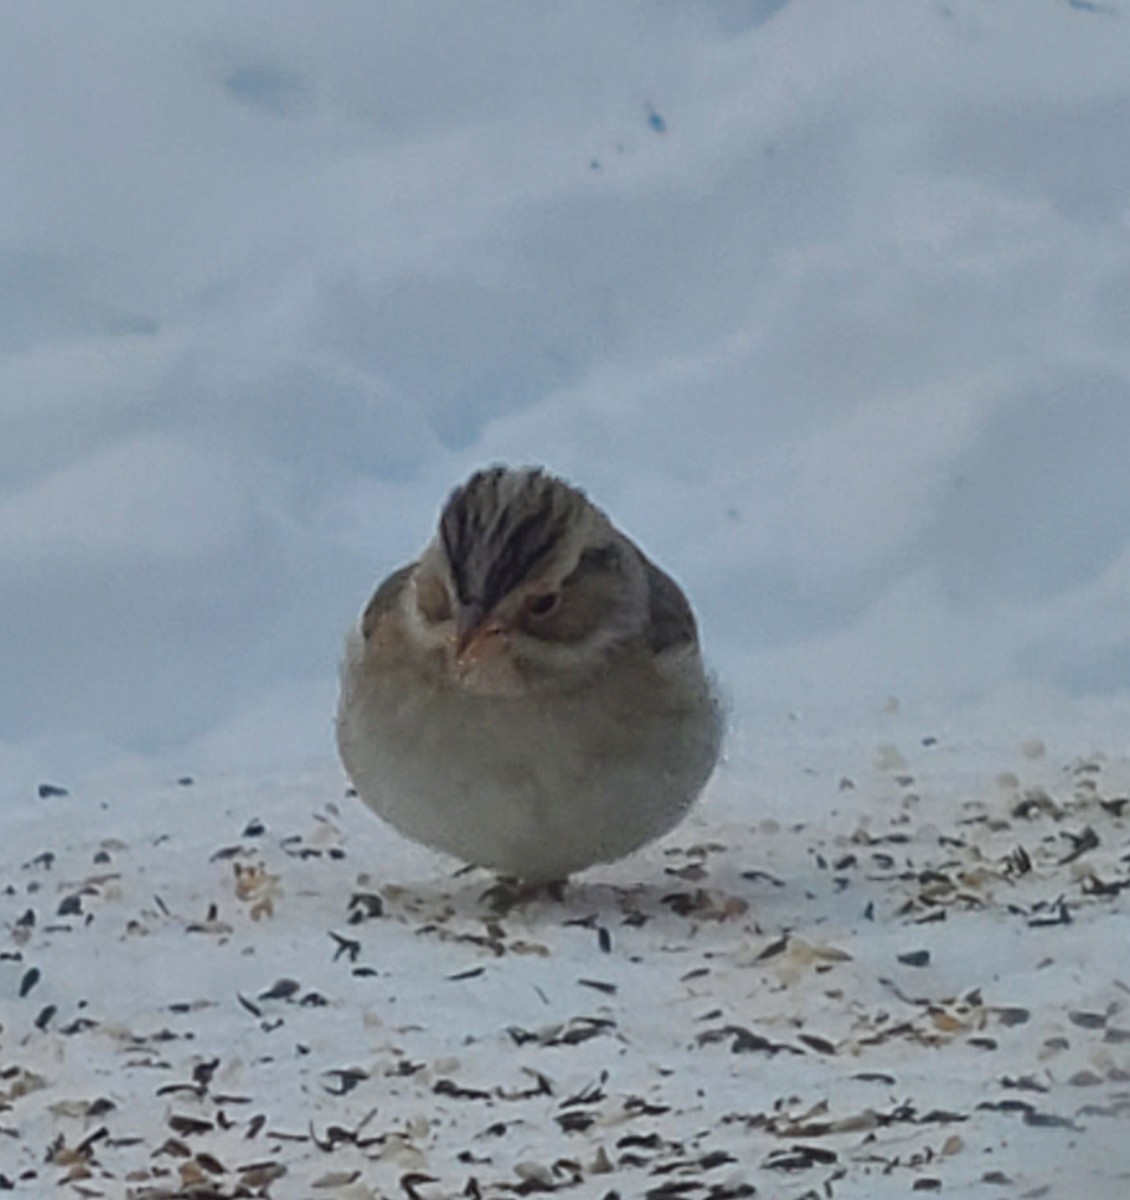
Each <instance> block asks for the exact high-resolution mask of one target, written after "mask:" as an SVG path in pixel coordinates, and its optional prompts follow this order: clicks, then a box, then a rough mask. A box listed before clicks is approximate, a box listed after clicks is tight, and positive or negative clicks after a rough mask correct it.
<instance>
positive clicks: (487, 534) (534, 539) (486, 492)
mask: <svg viewBox="0 0 1130 1200" xmlns="http://www.w3.org/2000/svg"><path fill="white" fill-rule="evenodd" d="M506 474H507V472H506V470H505V469H504V468H492V469H490V470H486V471H479V472H478V473H476V474H475V475H472V476H471V478H470V479H469V480H468V481H467V482H466V483H465V484H464V485H463V486H462V487H460V488H457V489H456V490H455V491H454V492H452V494H451V496H450V498H449V499H448V502H447V504H446V506H445V507H444V510H443V514H442V516H441V517H440V539H441V541H442V543H443V548H444V551H445V552H446V554H447V559H448V562H449V564H450V567H451V574H452V580H453V582H454V584H455V590H456V594H457V596H458V599H459V602H460V603H461V604H464V605H470V604H478V605H481V606H482V607H483V608H484V609H486V610H488V611H489V609H491V608H492V607H493V606H494V605H495V604H497V603H498V601H499V600H501V599H502V597H503V596H505V595H506V594H507V593H508V592H509V591H511V590H512V589H513V588H514V587H516V586H517V585H518V584H520V583H521V582H522V581H523V580H525V579H527V578H528V577H529V575H530V573H531V572H532V571H533V570H535V569H536V568H537V567H538V566H539V564H541V563H542V562H544V560H545V559H546V558H547V557H548V556H549V555H550V554H551V552H552V551H553V549H554V548H555V547H556V546H557V545H558V543H559V542H560V540H561V538H562V536H563V534H564V532H565V529H566V527H567V524H568V512H569V506H568V505H567V504H565V503H562V501H563V500H564V499H565V497H566V495H567V494H568V493H567V491H566V493H565V494H564V495H563V494H562V489H561V485H559V484H557V483H556V481H554V480H552V479H549V478H547V477H546V476H545V475H543V474H541V472H540V471H535V472H531V473H529V474H528V475H527V476H525V478H524V479H523V480H522V485H521V487H520V488H519V489H516V491H515V494H514V495H513V496H512V497H511V498H510V500H509V502H508V503H506V504H504V503H503V502H502V500H501V498H500V492H501V484H502V481H503V478H504V477H505V475H506Z"/></svg>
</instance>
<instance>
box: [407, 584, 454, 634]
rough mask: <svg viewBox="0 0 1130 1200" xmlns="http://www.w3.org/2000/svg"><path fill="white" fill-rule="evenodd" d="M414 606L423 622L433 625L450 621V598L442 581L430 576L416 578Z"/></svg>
mask: <svg viewBox="0 0 1130 1200" xmlns="http://www.w3.org/2000/svg"><path fill="white" fill-rule="evenodd" d="M416 604H417V606H418V607H419V609H420V612H421V614H422V615H423V617H424V620H425V621H428V622H430V623H431V624H433V625H438V624H439V623H440V622H441V621H450V620H451V597H450V596H448V594H447V588H446V587H444V585H443V581H442V580H439V579H436V578H435V577H434V576H432V575H429V576H425V577H423V578H417V580H416Z"/></svg>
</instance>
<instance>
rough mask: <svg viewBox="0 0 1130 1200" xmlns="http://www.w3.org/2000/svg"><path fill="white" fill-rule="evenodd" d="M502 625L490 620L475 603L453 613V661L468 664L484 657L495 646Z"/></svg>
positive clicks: (462, 664) (463, 664)
mask: <svg viewBox="0 0 1130 1200" xmlns="http://www.w3.org/2000/svg"><path fill="white" fill-rule="evenodd" d="M502 632H503V630H502V626H501V625H499V623H498V622H497V621H494V620H490V619H488V618H487V616H486V614H485V613H484V612H483V611H482V609H481V608H479V607H478V606H477V605H475V606H470V607H468V608H460V609H459V611H458V612H457V613H456V615H455V661H456V662H457V663H458V664H459V665H460V666H470V665H471V664H472V663H476V662H480V661H481V660H482V659H483V658H486V657H487V656H488V655H489V654H490V652H491V650H492V649H494V648H495V647H497V645H498V642H497V641H496V640H495V639H496V638H497V637H498V635H499V634H500V633H502Z"/></svg>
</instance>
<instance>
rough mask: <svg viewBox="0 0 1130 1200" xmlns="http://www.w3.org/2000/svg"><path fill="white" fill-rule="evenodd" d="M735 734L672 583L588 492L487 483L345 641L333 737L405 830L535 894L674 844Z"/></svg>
mask: <svg viewBox="0 0 1130 1200" xmlns="http://www.w3.org/2000/svg"><path fill="white" fill-rule="evenodd" d="M723 724H724V722H723V716H722V706H721V704H720V701H719V698H718V692H717V688H716V685H715V683H714V680H713V677H712V676H711V675H710V674H708V672H707V671H706V669H705V667H704V664H703V658H702V654H701V651H700V646H699V636H698V629H697V625H696V621H695V617H694V613H693V611H692V609H691V606H690V603H689V602H688V600H687V598H686V596H685V595H684V593H683V590H682V589H681V588H680V587H679V585H678V584H677V583H676V582H675V581H674V580H673V579H672V578H671V576H670V575H668V574H667V573H666V572H665V571H663V570H661V569H660V568H659V567H658V566H656V564H655V563H654V562H652V561H651V559H650V558H648V557H647V555H646V554H645V553H644V552H643V551H642V550H641V549H640V548H639V546H637V545H636V544H635V542H634V541H632V539H631V538H629V537H628V535H627V534H625V533H623V532H622V531H621V530H620V529H619V528H617V527H616V525H614V524H613V522H612V521H611V520H610V518H609V517H608V516H607V515H606V514H605V513H604V512H603V511H602V510H601V509H600V508H598V507H597V506H596V505H595V504H594V503H593V502H592V501H590V500H589V498H588V497H587V495H586V494H585V493H584V492H583V491H582V490H581V489H579V488H577V487H575V486H573V485H572V484H570V483H568V482H566V481H565V480H564V479H561V478H558V477H556V476H554V475H552V474H550V473H548V472H547V471H546V470H545V469H544V468H541V467H518V468H513V467H507V466H491V467H487V468H484V469H481V470H478V471H476V472H475V473H474V474H472V475H471V476H470V478H469V479H467V480H466V482H465V483H463V484H461V485H459V486H457V487H456V488H455V489H454V490H453V491H452V492H451V493H450V495H449V496H448V498H447V500H446V502H445V503H444V505H443V508H442V510H441V512H440V516H439V521H438V527H437V528H436V529H435V532H434V535H433V536H432V537H431V540H430V541H429V542H428V543H427V545H426V546H425V547H424V549H423V551H422V552H421V554H420V556H419V558H417V559H416V560H414V561H412V562H410V563H408V564H407V565H405V566H402V567H400V568H399V569H398V570H395V571H393V572H392V574H391V575H389V576H388V578H387V579H385V580H384V582H383V583H382V584H381V585H380V586H379V587H378V588H377V589H376V592H375V593H374V594H373V596H372V599H370V600H369V602H368V604H367V605H366V607H365V609H364V611H363V612H362V614H361V616H360V619H359V621H358V622H357V624H356V626H355V628H354V629H353V630H352V631H351V632H350V634H349V636H348V638H347V641H346V647H345V654H344V659H343V663H342V669H341V690H340V698H339V703H338V710H337V721H336V732H337V744H338V749H339V752H340V756H341V759H342V763H343V765H344V767H345V770H346V773H347V774H348V776H349V777H350V779H351V781H352V783H353V786H354V790H355V791H356V793H357V795H358V796H359V797H360V799H361V800H362V801H363V802H364V803H365V804H366V805H367V806H368V807H369V808H371V809H372V810H373V811H374V812H375V813H376V814H377V815H378V816H379V817H381V818H383V819H384V820H385V821H386V822H387V823H388V824H389V825H391V826H392V827H393V828H394V829H396V830H398V831H399V832H400V833H401V834H403V835H405V836H407V837H408V838H411V839H413V840H415V841H417V842H420V843H423V844H424V845H426V846H429V847H431V848H432V849H434V850H439V851H442V852H445V853H447V854H450V855H453V856H454V857H456V858H458V859H461V860H463V862H464V863H467V864H471V865H474V866H478V867H484V868H488V869H490V870H492V871H494V872H496V873H497V874H498V875H499V876H501V877H502V878H505V879H511V880H514V881H517V882H520V883H521V884H523V885H528V886H535V887H536V886H539V885H542V886H544V885H561V884H563V883H564V881H565V880H567V879H568V877H569V876H571V875H573V874H575V873H577V872H579V871H583V870H585V869H586V868H588V867H590V866H592V865H594V864H596V863H608V862H614V861H617V860H619V859H621V858H623V857H625V856H626V855H628V854H630V853H632V852H633V851H635V850H637V849H639V848H640V847H642V846H644V845H646V844H647V843H649V842H651V841H653V840H655V839H656V838H658V837H660V836H662V835H663V834H665V833H667V832H668V831H670V830H671V829H673V828H674V827H675V826H676V825H677V824H678V823H679V822H680V821H681V820H682V819H683V817H685V816H686V814H687V812H688V811H689V810H690V808H691V806H692V805H693V804H694V802H695V801H696V799H697V798H698V796H699V794H700V793H701V792H702V790H703V788H704V786H705V785H706V783H707V780H708V779H709V777H710V775H711V773H712V772H713V770H714V767H715V764H716V762H717V760H718V756H719V751H720V746H721V741H722V732H723Z"/></svg>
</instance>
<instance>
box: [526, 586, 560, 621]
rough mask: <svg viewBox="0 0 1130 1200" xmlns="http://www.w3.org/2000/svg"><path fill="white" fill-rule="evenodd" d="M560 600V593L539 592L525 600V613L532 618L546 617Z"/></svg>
mask: <svg viewBox="0 0 1130 1200" xmlns="http://www.w3.org/2000/svg"><path fill="white" fill-rule="evenodd" d="M560 599H561V593H560V592H539V593H538V594H537V595H536V596H529V597H527V599H526V612H528V613H529V614H530V616H532V617H548V616H549V614H550V613H551V612H553V610H554V609H555V608H556V607H557V604H558V601H560Z"/></svg>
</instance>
